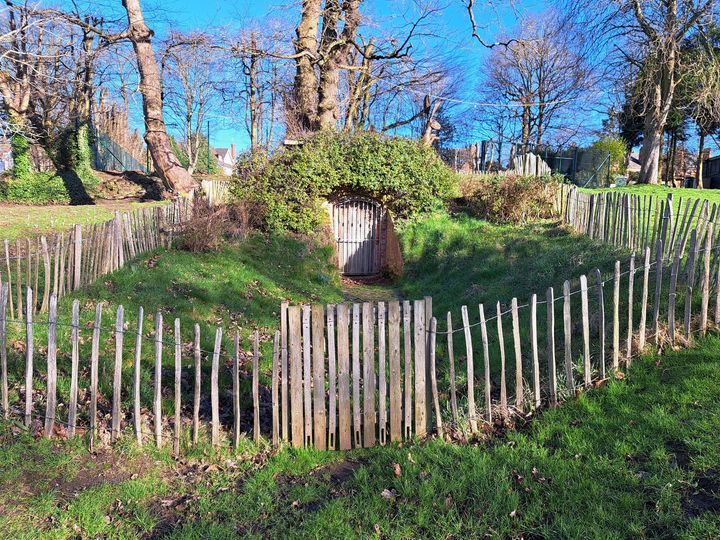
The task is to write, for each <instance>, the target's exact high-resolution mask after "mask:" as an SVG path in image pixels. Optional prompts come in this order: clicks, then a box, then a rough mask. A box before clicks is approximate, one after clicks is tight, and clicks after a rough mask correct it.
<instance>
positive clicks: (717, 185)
mask: <svg viewBox="0 0 720 540" xmlns="http://www.w3.org/2000/svg"><path fill="white" fill-rule="evenodd" d="M703 152H707V158H706V159H705V160H703V170H702V173H703V174H702V176H703V187H704V188H712V189H720V156H715V157H710V150H708V149H705V150H704V151H703Z"/></svg>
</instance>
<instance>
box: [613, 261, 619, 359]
mask: <svg viewBox="0 0 720 540" xmlns="http://www.w3.org/2000/svg"><path fill="white" fill-rule="evenodd" d="M619 367H620V261H615V274H614V279H613V357H612V369H613V371H617V370H618V368H619Z"/></svg>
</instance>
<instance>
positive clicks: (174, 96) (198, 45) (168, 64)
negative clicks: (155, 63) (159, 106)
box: [161, 32, 220, 174]
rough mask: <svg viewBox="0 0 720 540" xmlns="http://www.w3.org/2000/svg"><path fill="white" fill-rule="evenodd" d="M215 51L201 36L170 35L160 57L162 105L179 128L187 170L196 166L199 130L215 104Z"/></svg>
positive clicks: (216, 76)
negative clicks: (185, 155) (186, 160)
mask: <svg viewBox="0 0 720 540" xmlns="http://www.w3.org/2000/svg"><path fill="white" fill-rule="evenodd" d="M219 64H220V62H219V58H218V51H217V49H215V48H214V47H213V45H212V43H211V42H210V39H209V37H208V36H207V35H205V34H203V33H199V32H197V33H192V34H182V33H179V32H172V33H171V34H170V36H169V37H168V39H167V40H166V41H165V43H164V46H163V51H162V54H161V66H162V74H163V78H162V82H163V104H164V106H165V108H166V110H167V111H168V113H169V116H170V117H171V118H172V119H174V120H175V121H176V122H177V124H178V126H179V127H180V129H181V131H182V134H183V144H184V149H185V153H186V154H187V159H188V166H187V171H188V172H189V173H190V174H192V173H193V171H194V170H195V169H196V167H197V163H198V156H199V152H200V143H201V139H202V128H203V126H204V125H205V118H206V116H207V114H208V112H209V111H210V109H211V108H212V107H213V106H214V105H216V104H217V103H218V97H219V93H218V89H217V85H218V84H219V80H218V74H219V72H220V65H219Z"/></svg>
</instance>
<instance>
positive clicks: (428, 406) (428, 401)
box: [423, 296, 433, 432]
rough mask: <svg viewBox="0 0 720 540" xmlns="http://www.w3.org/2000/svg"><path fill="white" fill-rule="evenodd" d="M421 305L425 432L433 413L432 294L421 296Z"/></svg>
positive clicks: (430, 422)
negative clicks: (422, 316)
mask: <svg viewBox="0 0 720 540" xmlns="http://www.w3.org/2000/svg"><path fill="white" fill-rule="evenodd" d="M423 305H424V308H425V315H424V318H423V321H424V324H425V349H424V350H425V425H426V429H425V431H426V432H427V429H428V427H427V426H430V425H431V424H432V415H433V405H432V389H431V388H430V320H431V319H432V317H433V309H432V296H425V297H423Z"/></svg>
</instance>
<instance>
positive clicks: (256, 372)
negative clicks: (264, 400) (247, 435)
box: [252, 330, 325, 448]
mask: <svg viewBox="0 0 720 540" xmlns="http://www.w3.org/2000/svg"><path fill="white" fill-rule="evenodd" d="M252 369H253V374H252V398H253V441H254V442H255V444H260V333H259V332H258V331H257V330H255V332H254V333H253V356H252ZM324 441H325V437H324V436H323V448H324V447H325V445H324Z"/></svg>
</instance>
